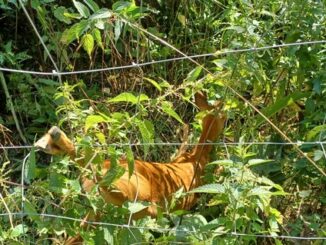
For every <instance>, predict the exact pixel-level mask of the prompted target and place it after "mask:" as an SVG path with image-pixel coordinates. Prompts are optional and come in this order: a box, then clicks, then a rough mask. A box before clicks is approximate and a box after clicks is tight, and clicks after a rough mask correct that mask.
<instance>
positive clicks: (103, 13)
mask: <svg viewBox="0 0 326 245" xmlns="http://www.w3.org/2000/svg"><path fill="white" fill-rule="evenodd" d="M111 16H112V12H111V11H110V10H108V9H106V8H103V9H100V10H98V11H96V12H95V13H94V14H92V15H91V16H90V17H89V19H91V20H96V19H108V18H110V17H111Z"/></svg>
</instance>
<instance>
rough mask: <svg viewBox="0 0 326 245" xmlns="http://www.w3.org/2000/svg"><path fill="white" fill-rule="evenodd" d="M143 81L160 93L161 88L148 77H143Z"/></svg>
mask: <svg viewBox="0 0 326 245" xmlns="http://www.w3.org/2000/svg"><path fill="white" fill-rule="evenodd" d="M143 79H144V80H145V81H148V82H150V83H151V84H152V85H153V86H154V87H155V88H156V89H157V90H158V91H160V92H161V91H162V87H161V86H160V85H159V84H158V83H157V82H156V81H154V80H153V79H150V78H148V77H144V78H143Z"/></svg>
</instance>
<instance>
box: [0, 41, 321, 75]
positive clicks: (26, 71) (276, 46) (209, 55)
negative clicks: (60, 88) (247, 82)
mask: <svg viewBox="0 0 326 245" xmlns="http://www.w3.org/2000/svg"><path fill="white" fill-rule="evenodd" d="M325 43H326V40H315V41H302V42H293V43H283V44H275V45H268V46H264V47H251V48H243V49H234V50H220V51H218V52H214V53H206V54H195V55H187V56H182V57H175V58H169V59H162V60H156V61H155V60H153V61H148V62H143V63H132V64H130V65H124V66H115V67H107V68H99V69H87V70H81V71H66V72H59V71H57V70H53V71H52V72H40V71H29V70H17V69H12V68H6V67H0V71H6V72H13V73H24V74H31V75H40V76H68V75H78V74H87V73H98V72H108V71H117V70H124V69H131V68H138V67H143V66H149V65H155V64H161V63H166V62H173V61H180V60H189V59H198V58H206V57H217V56H223V55H228V54H237V53H245V52H246V53H247V52H258V51H264V50H269V49H276V48H286V47H293V46H302V45H317V44H325Z"/></svg>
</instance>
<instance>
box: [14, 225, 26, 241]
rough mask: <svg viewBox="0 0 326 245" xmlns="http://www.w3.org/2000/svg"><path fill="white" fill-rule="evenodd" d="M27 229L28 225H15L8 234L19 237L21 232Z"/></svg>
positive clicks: (23, 232)
mask: <svg viewBox="0 0 326 245" xmlns="http://www.w3.org/2000/svg"><path fill="white" fill-rule="evenodd" d="M27 231H28V227H27V226H26V225H22V224H19V225H16V226H15V227H14V228H13V229H12V230H11V231H10V236H11V237H12V238H15V237H19V236H20V235H22V234H26V232H27Z"/></svg>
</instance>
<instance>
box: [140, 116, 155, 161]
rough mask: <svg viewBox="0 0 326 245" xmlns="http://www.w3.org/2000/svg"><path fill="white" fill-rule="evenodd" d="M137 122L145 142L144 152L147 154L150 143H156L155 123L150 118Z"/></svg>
mask: <svg viewBox="0 0 326 245" xmlns="http://www.w3.org/2000/svg"><path fill="white" fill-rule="evenodd" d="M136 124H137V126H138V128H139V131H140V134H141V136H142V142H143V143H145V145H144V153H145V155H147V154H148V151H149V145H148V144H151V143H154V125H153V124H152V122H151V121H148V120H144V121H140V120H138V121H137V122H136Z"/></svg>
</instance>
